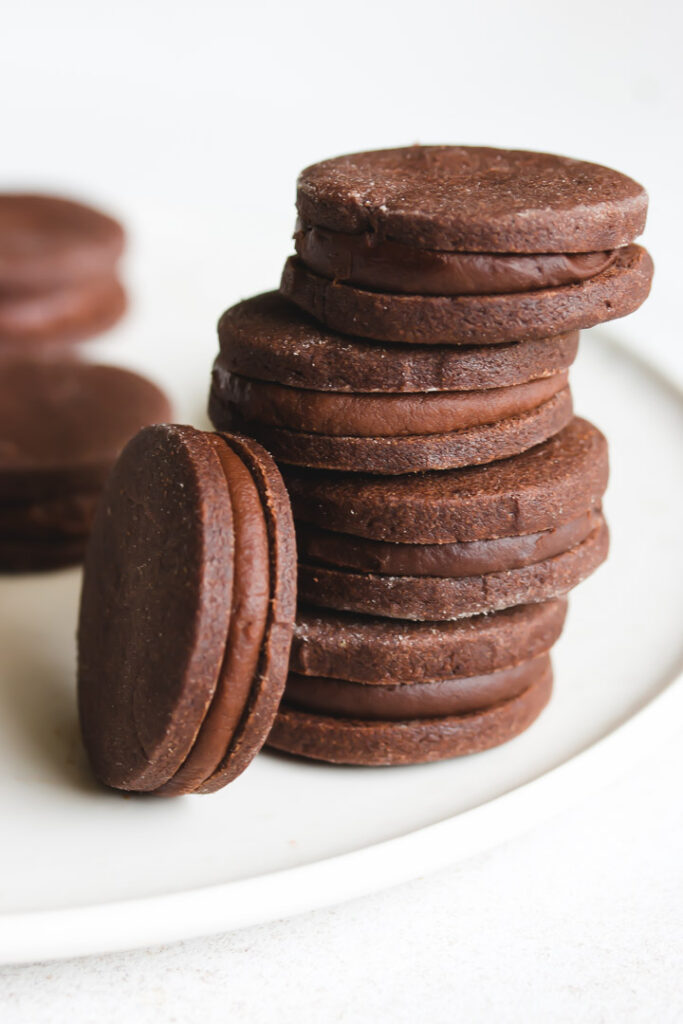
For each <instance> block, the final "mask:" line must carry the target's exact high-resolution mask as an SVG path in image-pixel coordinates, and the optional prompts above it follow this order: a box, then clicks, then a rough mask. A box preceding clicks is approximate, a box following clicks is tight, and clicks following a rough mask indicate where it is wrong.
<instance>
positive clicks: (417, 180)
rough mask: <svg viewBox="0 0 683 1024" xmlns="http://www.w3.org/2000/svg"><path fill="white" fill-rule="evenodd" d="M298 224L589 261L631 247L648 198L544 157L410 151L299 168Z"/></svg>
mask: <svg viewBox="0 0 683 1024" xmlns="http://www.w3.org/2000/svg"><path fill="white" fill-rule="evenodd" d="M297 209H298V212H299V216H300V218H301V220H302V221H304V223H307V224H315V225H319V226H321V227H325V228H329V229H331V230H333V231H340V232H350V233H358V232H364V231H370V232H373V233H375V234H377V235H378V236H379V237H380V238H387V239H391V240H393V241H397V242H404V243H406V244H409V245H414V246H418V247H421V248H430V249H454V250H460V251H463V252H467V251H469V252H499V253H512V252H538V253H544V252H548V253H550V252H592V251H596V250H601V249H612V248H615V247H617V246H622V245H626V244H627V243H628V242H632V241H633V239H634V238H636V237H637V236H638V235H639V234H640V233H641V232H642V231H643V228H644V226H645V218H646V214H647V194H646V192H645V190H644V189H643V187H642V186H641V185H639V184H638V183H637V182H635V181H633V180H632V179H631V178H629V177H627V176H626V175H624V174H621V173H619V172H618V171H614V170H611V169H610V168H608V167H602V166H601V165H599V164H593V163H588V162H586V161H584V160H574V159H571V158H569V157H563V156H555V155H552V154H549V153H533V152H528V151H525V150H506V149H492V148H487V147H478V146H477V147H471V146H410V147H407V148H404V149H386V150H376V151H373V152H367V153H351V154H349V155H347V156H340V157H336V158H335V159H331V160H323V161H322V162H321V163H317V164H313V165H311V166H310V167H307V168H305V170H303V171H302V172H301V174H300V175H299V180H298V183H297Z"/></svg>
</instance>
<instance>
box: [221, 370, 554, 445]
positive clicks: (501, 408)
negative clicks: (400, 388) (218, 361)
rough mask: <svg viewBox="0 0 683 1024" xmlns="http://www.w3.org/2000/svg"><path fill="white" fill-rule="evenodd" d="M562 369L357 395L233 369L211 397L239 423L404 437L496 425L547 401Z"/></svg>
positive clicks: (337, 434)
mask: <svg viewBox="0 0 683 1024" xmlns="http://www.w3.org/2000/svg"><path fill="white" fill-rule="evenodd" d="M566 386H567V371H566V370H562V371H561V372H560V373H555V374H553V375H552V376H550V377H542V378H540V379H538V380H531V381H527V382H526V383H525V384H513V385H511V386H510V387H505V388H489V389H488V390H483V391H430V392H427V393H425V394H376V393H373V394H361V395H353V394H347V393H346V392H333V391H309V390H307V389H303V388H293V387H287V386H284V385H282V384H273V383H271V382H270V381H260V380H250V379H249V378H248V377H241V376H239V375H238V374H235V373H222V374H220V375H216V376H215V377H214V388H215V389H216V392H215V393H216V397H217V399H218V400H219V401H220V402H221V404H222V405H223V406H225V408H226V409H227V410H228V411H229V412H231V413H232V414H234V415H236V416H237V417H238V419H239V421H240V422H243V423H247V424H248V423H256V424H265V425H267V426H270V427H279V428H284V429H286V430H297V431H302V432H304V433H310V434H325V435H327V436H331V437H408V436H412V435H424V434H441V433H447V432H448V431H451V430H464V429H466V428H467V427H472V426H479V425H483V424H487V423H496V422H497V421H498V420H502V419H507V418H508V417H510V416H518V415H520V414H521V413H525V412H528V411H529V410H531V409H535V408H537V406H539V405H542V404H543V403H544V402H547V401H549V399H551V398H552V397H553V395H556V394H557V393H558V392H559V391H562V390H563V389H564V388H565V387H566Z"/></svg>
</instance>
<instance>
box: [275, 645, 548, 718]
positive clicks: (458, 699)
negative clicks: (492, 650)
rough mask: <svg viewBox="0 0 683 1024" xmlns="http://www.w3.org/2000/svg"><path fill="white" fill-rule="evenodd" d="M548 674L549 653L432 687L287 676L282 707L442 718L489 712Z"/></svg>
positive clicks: (347, 714)
mask: <svg viewBox="0 0 683 1024" xmlns="http://www.w3.org/2000/svg"><path fill="white" fill-rule="evenodd" d="M549 671H550V658H549V656H548V655H547V654H542V655H540V657H537V658H534V659H533V660H531V661H523V662H521V664H519V665H515V666H513V667H512V668H506V669H502V670H500V671H498V672H491V673H490V674H488V675H482V676H465V677H463V678H459V679H439V680H437V681H436V682H431V683H399V684H393V685H392V684H390V685H381V686H376V685H369V684H367V683H351V682H347V681H346V680H344V679H324V678H319V677H317V676H299V675H296V674H295V673H293V672H291V673H290V674H289V676H288V677H287V687H286V689H285V695H284V703H285V704H288V705H289V706H290V707H297V708H301V709H302V710H305V711H312V712H315V713H317V714H323V715H334V716H336V715H338V716H340V717H342V718H357V719H365V720H368V719H369V720H379V721H403V720H410V719H413V718H439V717H441V716H443V715H461V714H467V713H468V712H472V711H481V710H483V709H484V708H490V707H492V706H493V705H495V704H498V703H500V702H501V701H504V700H510V699H511V698H513V697H517V696H518V695H519V694H520V693H523V692H524V691H525V690H526V689H528V688H529V687H530V686H533V684H534V683H536V682H538V680H539V679H541V678H542V677H543V676H544V675H545V673H546V672H549Z"/></svg>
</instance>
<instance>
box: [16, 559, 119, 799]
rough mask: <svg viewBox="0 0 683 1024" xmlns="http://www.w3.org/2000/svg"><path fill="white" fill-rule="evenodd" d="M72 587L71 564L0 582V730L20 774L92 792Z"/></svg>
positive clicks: (75, 578)
mask: <svg viewBox="0 0 683 1024" xmlns="http://www.w3.org/2000/svg"><path fill="white" fill-rule="evenodd" d="M79 588H80V573H79V572H78V571H77V570H68V571H65V572H58V573H50V574H42V575H40V576H35V577H28V576H27V577H23V578H15V579H13V580H6V579H2V580H1V581H0V715H1V716H2V728H1V730H0V734H4V736H5V737H6V739H3V746H4V754H5V755H8V754H9V753H10V751H11V756H12V763H13V765H14V766H15V767H16V769H17V770H20V772H21V775H22V777H23V778H24V779H27V780H30V781H33V782H36V783H40V784H41V785H58V786H64V785H66V786H69V787H70V788H74V787H75V788H76V789H79V790H81V791H96V790H98V788H99V787H98V785H97V783H96V782H95V781H94V780H93V778H92V776H91V774H90V770H89V767H88V763H87V759H86V756H85V752H84V750H83V747H82V744H81V738H80V730H79V726H78V711H77V706H76V678H75V663H76V659H75V633H76V615H77V607H78V592H79Z"/></svg>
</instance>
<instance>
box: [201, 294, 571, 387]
mask: <svg viewBox="0 0 683 1024" xmlns="http://www.w3.org/2000/svg"><path fill="white" fill-rule="evenodd" d="M218 337H219V340H220V347H221V350H220V352H219V354H218V356H217V357H216V361H215V363H214V369H213V381H214V388H215V389H216V390H217V391H218V392H219V393H220V392H221V391H222V390H223V387H224V379H225V375H226V374H228V373H238V374H241V375H242V376H244V377H251V378H253V379H255V380H269V381H275V382H278V383H280V384H286V385H288V386H290V387H299V388H308V389H312V390H314V391H343V392H345V391H352V392H355V393H357V394H361V393H375V392H379V393H382V392H386V393H392V392H393V393H412V392H427V391H473V390H477V389H480V388H481V389H489V388H500V387H509V386H512V385H515V384H523V383H525V382H526V381H530V380H537V379H538V378H539V377H547V376H552V375H553V374H555V373H560V372H561V371H562V370H566V369H568V367H569V366H571V364H572V362H573V361H574V358H575V356H576V350H577V346H578V340H579V335H578V332H577V331H573V332H570V333H569V334H564V335H558V336H557V337H553V338H540V339H536V340H524V341H520V342H510V343H508V344H502V345H495V346H494V345H481V346H477V345H470V346H454V345H432V346H418V345H409V344H403V345H401V344H385V345H382V344H379V343H377V342H370V341H364V340H363V339H362V338H352V337H349V336H348V335H344V334H338V333H336V332H335V331H331V330H329V329H328V328H325V327H323V326H321V324H319V323H318V321H317V320H314V319H313V317H312V316H310V315H309V314H308V313H305V312H304V311H303V310H302V309H299V307H298V306H295V305H294V303H292V302H288V301H287V300H286V299H285V298H283V296H281V295H280V294H279V293H278V292H266V293H264V294H263V295H257V296H255V297H254V298H251V299H246V300H245V301H244V302H239V303H238V304H237V305H236V306H232V308H231V309H228V310H226V312H225V313H224V314H223V316H222V317H221V319H220V321H219V323H218Z"/></svg>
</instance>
